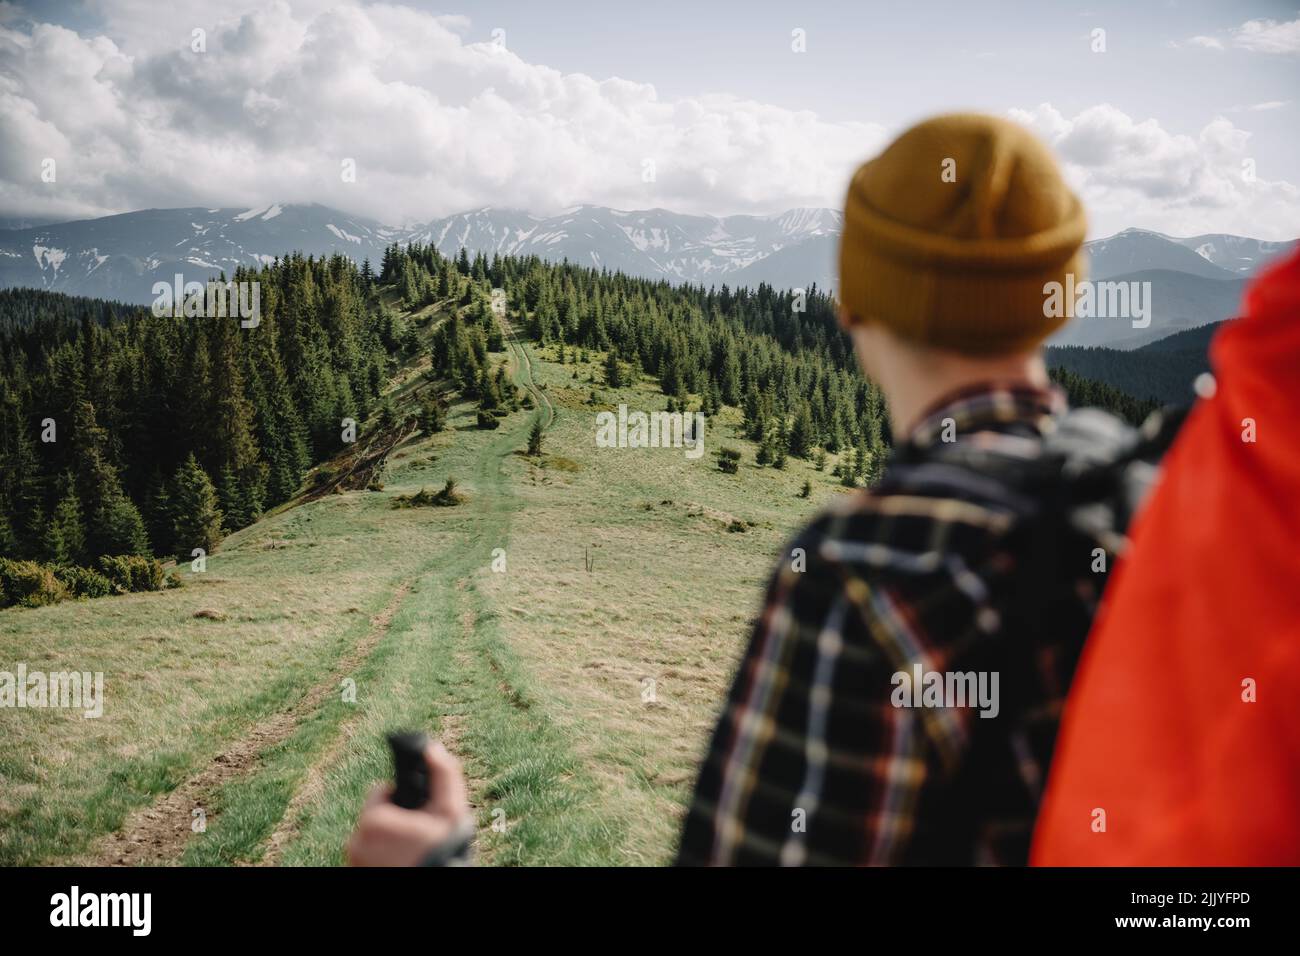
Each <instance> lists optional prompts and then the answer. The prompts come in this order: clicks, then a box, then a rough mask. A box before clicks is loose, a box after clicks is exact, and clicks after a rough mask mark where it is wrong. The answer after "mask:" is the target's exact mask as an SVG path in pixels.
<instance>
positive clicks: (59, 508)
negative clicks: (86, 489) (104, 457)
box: [48, 474, 88, 564]
mask: <svg viewBox="0 0 1300 956" xmlns="http://www.w3.org/2000/svg"><path fill="white" fill-rule="evenodd" d="M49 529H50V534H51V539H52V541H56V542H57V544H56V546H55V547H53V548H51V549H50V553H49V556H48V560H50V561H54V562H55V563H57V564H86V563H88V561H87V557H88V556H87V555H86V528H85V525H84V523H83V522H82V518H81V502H80V501H79V500H78V499H77V490H76V486H75V483H74V481H73V479H72V475H71V474H67V475H65V476H64V478H63V495H62V497H61V498H60V499H59V503H58V504H57V505H56V506H55V508H54V513H53V514H52V515H51V516H50V521H49Z"/></svg>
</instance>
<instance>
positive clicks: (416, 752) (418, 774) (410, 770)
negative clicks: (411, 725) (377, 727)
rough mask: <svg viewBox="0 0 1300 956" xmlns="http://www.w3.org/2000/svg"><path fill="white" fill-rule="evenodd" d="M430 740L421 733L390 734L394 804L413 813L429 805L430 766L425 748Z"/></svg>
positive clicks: (389, 744)
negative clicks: (426, 760)
mask: <svg viewBox="0 0 1300 956" xmlns="http://www.w3.org/2000/svg"><path fill="white" fill-rule="evenodd" d="M428 743H429V738H428V737H426V736H425V735H424V734H422V733H420V732H419V731H407V732H402V733H392V734H389V735H388V746H389V747H391V748H392V750H393V797H392V800H393V803H395V804H397V805H398V806H399V807H405V808H406V809H407V810H414V809H416V808H417V807H422V806H424V805H425V804H426V803H428V802H429V765H428V764H427V763H426V762H425V759H424V748H425V747H426V746H427V745H428Z"/></svg>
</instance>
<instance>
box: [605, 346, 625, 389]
mask: <svg viewBox="0 0 1300 956" xmlns="http://www.w3.org/2000/svg"><path fill="white" fill-rule="evenodd" d="M605 384H606V385H608V386H609V387H610V388H622V387H623V372H622V370H621V369H620V368H619V366H618V356H617V355H616V354H614V350H613V349H610V350H609V354H607V355H606V356H605Z"/></svg>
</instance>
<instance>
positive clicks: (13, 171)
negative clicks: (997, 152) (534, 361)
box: [0, 0, 1300, 240]
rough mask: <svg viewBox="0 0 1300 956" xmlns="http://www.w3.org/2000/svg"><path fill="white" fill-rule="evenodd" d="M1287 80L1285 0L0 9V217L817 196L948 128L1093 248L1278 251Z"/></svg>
mask: <svg viewBox="0 0 1300 956" xmlns="http://www.w3.org/2000/svg"><path fill="white" fill-rule="evenodd" d="M1298 80H1300V0H1293V2H1291V3H1283V2H1274V0H1260V2H1253V0H1199V2H1192V0H1149V2H1141V3H1138V2H1133V0H1124V2H1094V0H1085V2H1082V3H1064V2H1060V3H1044V2H1042V0H1037V2H1019V0H1008V2H1002V3H984V4H973V3H969V2H934V3H929V2H925V0H909V2H897V3H895V2H888V3H886V2H853V3H849V2H846V0H838V2H832V3H817V2H811V0H810V2H801V3H792V2H788V0H787V2H782V3H773V2H767V0H749V2H745V3H720V2H714V3H703V2H699V0H693V2H690V3H683V2H677V0H659V2H656V3H653V4H651V3H628V4H615V3H611V2H609V0H605V2H603V3H596V2H567V3H537V2H513V0H511V2H507V0H476V2H473V3H462V4H459V5H456V6H446V5H442V4H438V5H434V4H427V3H421V2H411V3H406V4H393V3H384V4H381V3H368V2H360V0H249V2H244V0H230V2H224V3H221V2H217V3H214V2H211V0H169V2H165V3H159V2H156V0H117V2H112V0H69V2H48V3H47V2H39V0H37V2H11V0H0V217H27V218H60V219H67V218H84V217H91V216H100V215H108V214H112V213H118V212H126V211H130V210H134V209H141V208H152V207H175V206H244V207H252V206H256V205H264V204H269V203H272V202H320V203H324V204H326V205H330V206H334V207H337V208H339V209H342V210H344V211H346V212H349V213H351V214H353V215H360V216H368V217H371V218H374V219H378V220H381V221H383V222H387V223H391V224H394V225H402V224H410V223H414V222H419V221H424V220H427V219H430V218H433V217H436V216H442V215H449V214H451V213H456V212H462V211H465V210H467V209H473V208H478V207H481V206H488V205H490V206H499V207H511V208H519V209H525V210H528V211H530V212H534V213H537V214H551V213H554V212H557V211H559V210H560V209H563V208H566V207H569V206H573V205H577V204H581V203H594V204H599V205H606V206H613V207H616V208H620V209H639V208H653V207H662V208H666V209H671V210H674V211H678V212H685V213H695V214H709V215H728V214H732V213H758V214H770V213H777V212H781V211H783V210H785V209H789V208H792V207H796V206H828V207H838V206H839V205H840V203H841V202H842V199H843V195H844V189H845V186H846V184H847V182H848V179H849V177H850V176H851V174H852V172H853V170H854V168H856V166H857V165H858V164H859V163H861V162H862V161H863V160H865V159H868V158H870V157H871V156H872V155H874V154H875V153H877V152H879V150H880V149H881V148H883V147H884V146H885V145H886V144H887V143H888V142H889V140H890V139H891V138H892V137H893V136H895V135H897V134H898V133H900V132H902V131H903V130H904V129H906V128H907V127H908V126H909V125H910V124H912V123H914V122H916V121H918V120H920V119H922V118H924V117H926V116H929V115H932V114H935V113H940V112H948V111H954V110H972V109H973V110H980V111H985V112H990V113H995V114H999V115H1003V116H1008V117H1010V118H1012V119H1014V120H1017V121H1019V122H1022V123H1025V124H1027V125H1028V126H1030V127H1031V128H1032V129H1034V130H1035V131H1036V132H1037V133H1038V134H1039V135H1040V136H1041V137H1042V138H1043V139H1044V140H1045V141H1047V142H1048V144H1049V145H1050V146H1051V147H1052V148H1053V150H1054V151H1055V153H1056V155H1057V156H1058V157H1059V158H1060V160H1061V162H1062V164H1063V166H1064V169H1065V172H1066V176H1067V179H1068V180H1069V181H1070V183H1071V184H1072V185H1073V186H1074V187H1075V188H1076V189H1077V190H1078V191H1079V192H1080V194H1081V196H1082V197H1083V199H1084V202H1085V205H1086V207H1087V208H1088V211H1089V218H1090V233H1091V235H1092V236H1093V237H1098V236H1105V235H1110V234H1113V233H1115V232H1117V231H1119V230H1121V229H1124V228H1127V227H1138V228H1147V229H1155V230H1157V231H1161V232H1165V233H1168V234H1172V235H1179V236H1186V235H1197V234H1202V233H1211V232H1228V233H1235V234H1239V235H1247V236H1253V237H1256V238H1261V239H1276V240H1281V239H1293V238H1295V237H1296V236H1297V235H1300V188H1298V186H1297V184H1300V123H1298V122H1297V110H1298V109H1300V104H1298V103H1297V99H1298V98H1300V97H1298V96H1297V91H1298V90H1300V83H1298V82H1297V81H1298ZM51 160H52V161H53V162H52V165H51V163H50V161H51ZM51 168H52V170H53V176H52V177H51V175H50V170H51ZM50 178H52V179H53V181H52V182H51V181H47V180H48V179H50Z"/></svg>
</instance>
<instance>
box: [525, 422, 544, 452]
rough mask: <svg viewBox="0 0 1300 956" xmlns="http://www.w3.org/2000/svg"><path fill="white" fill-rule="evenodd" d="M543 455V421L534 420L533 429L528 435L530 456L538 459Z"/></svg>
mask: <svg viewBox="0 0 1300 956" xmlns="http://www.w3.org/2000/svg"><path fill="white" fill-rule="evenodd" d="M541 453H542V420H541V418H534V419H533V428H532V430H531V431H530V432H529V433H528V454H529V455H531V456H532V457H534V458H536V457H537V456H538V455H540V454H541Z"/></svg>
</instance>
